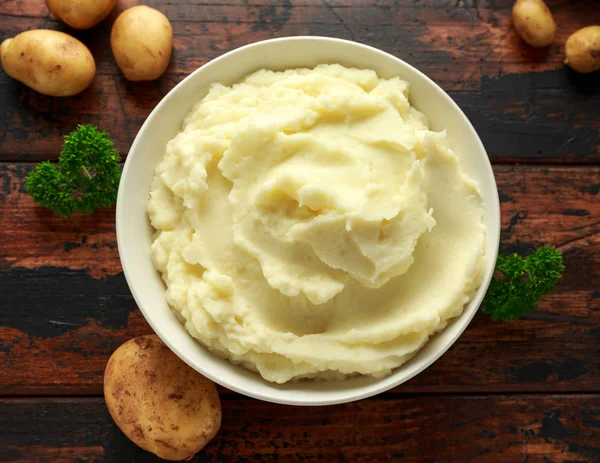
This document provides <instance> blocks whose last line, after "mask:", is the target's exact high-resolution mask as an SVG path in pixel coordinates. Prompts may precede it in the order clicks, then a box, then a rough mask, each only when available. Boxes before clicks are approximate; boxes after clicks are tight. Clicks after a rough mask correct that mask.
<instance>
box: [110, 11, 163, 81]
mask: <svg viewBox="0 0 600 463" xmlns="http://www.w3.org/2000/svg"><path fill="white" fill-rule="evenodd" d="M110 46H111V47H112V51H113V55H114V56H115V60H116V61H117V64H118V66H119V68H120V69H121V72H123V74H124V75H125V77H126V78H127V79H129V80H133V81H138V80H154V79H158V78H159V77H160V76H161V75H163V74H164V72H165V71H166V70H167V67H168V66H169V60H170V59H171V50H172V48H173V29H172V28H171V23H170V22H169V20H168V19H167V17H166V16H165V15H164V14H162V13H161V12H160V11H157V10H155V9H154V8H150V7H147V6H144V5H139V6H134V7H133V8H129V9H127V10H125V11H124V12H123V13H121V14H120V15H119V17H118V18H117V20H116V21H115V23H114V24H113V28H112V31H111V33H110Z"/></svg>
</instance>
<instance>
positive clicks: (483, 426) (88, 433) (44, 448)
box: [0, 395, 600, 463]
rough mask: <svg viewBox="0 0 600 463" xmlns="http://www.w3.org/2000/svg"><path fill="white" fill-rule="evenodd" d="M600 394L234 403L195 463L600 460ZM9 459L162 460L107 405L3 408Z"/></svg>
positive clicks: (18, 403)
mask: <svg viewBox="0 0 600 463" xmlns="http://www.w3.org/2000/svg"><path fill="white" fill-rule="evenodd" d="M599 403H600V396H597V395H575V396H535V395H534V396H514V397H504V396H491V397H483V396H471V397H463V396H441V397H425V398H418V397H406V398H403V399H371V400H363V401H361V402H358V403H353V404H346V405H337V406H330V407H315V408H299V407H289V406H281V405H273V404H268V403H264V402H259V401H255V400H249V399H248V400H247V399H242V398H240V397H239V396H237V395H235V396H230V397H226V398H225V399H224V400H223V401H222V405H223V425H222V428H221V431H220V432H219V434H218V435H217V437H216V438H215V439H214V440H213V441H212V442H211V443H209V444H208V446H207V447H206V448H205V449H204V450H203V451H202V452H201V453H200V454H198V456H197V457H196V458H195V459H194V460H193V461H198V462H209V461H210V462H217V461H218V462H247V461H264V462H267V461H278V462H286V461H294V462H307V461H317V460H318V461H351V462H357V463H358V462H368V461H377V462H382V461H399V460H401V461H409V462H436V461H440V462H445V461H461V462H470V461H474V462H475V461H477V462H479V461H482V462H483V461H493V462H497V463H503V462H506V463H509V462H510V463H515V462H542V461H543V462H555V463H558V462H575V461H577V462H593V461H598V460H599V459H600V445H599V441H598V439H597V436H598V435H599V434H600V408H598V406H599ZM0 426H1V427H2V429H3V432H2V434H0V454H2V455H4V457H5V458H6V459H7V461H12V462H15V463H16V462H26V461H27V462H29V461H57V462H67V461H68V462H71V461H103V462H113V461H114V462H123V461H127V462H146V461H148V462H149V461H158V460H157V459H156V458H154V457H153V456H152V455H150V454H148V453H146V452H144V451H142V450H140V449H138V448H137V447H135V446H134V444H132V443H131V442H129V441H128V440H127V438H126V437H125V436H124V435H123V434H122V433H121V432H120V431H119V430H118V428H117V427H116V426H115V424H114V423H113V422H112V420H111V418H110V416H109V414H108V412H107V410H106V407H105V404H104V401H103V399H102V398H81V399H12V400H1V401H0Z"/></svg>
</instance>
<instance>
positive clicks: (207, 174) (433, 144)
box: [148, 65, 485, 383]
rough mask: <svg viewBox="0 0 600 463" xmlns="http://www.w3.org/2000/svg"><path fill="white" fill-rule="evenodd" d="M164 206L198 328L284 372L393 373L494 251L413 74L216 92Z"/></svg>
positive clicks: (189, 311) (188, 313) (159, 212)
mask: <svg viewBox="0 0 600 463" xmlns="http://www.w3.org/2000/svg"><path fill="white" fill-rule="evenodd" d="M432 110H435V109H432ZM148 214H149V216H150V219H151V222H152V225H153V226H154V228H155V229H156V236H155V241H154V243H153V245H152V253H153V258H154V262H155V265H156V268H157V269H158V270H159V272H161V274H162V276H163V279H164V281H165V283H166V285H167V292H166V297H167V301H168V302H169V304H170V306H171V307H172V308H173V310H174V312H175V313H176V314H177V315H178V316H179V317H180V319H181V320H182V322H183V323H185V327H186V329H187V330H188V331H189V332H190V334H191V335H192V336H194V337H195V338H196V339H198V340H199V341H200V342H201V343H202V344H204V345H205V346H207V347H208V348H209V349H211V350H212V351H213V352H215V353H216V354H218V355H220V356H222V357H225V358H228V359H229V360H230V361H232V362H234V363H238V364H242V365H243V366H245V367H246V368H249V369H252V370H256V371H258V372H259V373H260V374H261V375H262V376H263V377H264V378H265V379H267V380H269V381H274V382H277V383H284V382H286V381H289V380H292V379H299V378H315V377H318V378H323V379H331V378H343V377H346V376H348V375H355V374H362V375H372V376H376V377H381V376H384V375H386V374H388V373H390V371H391V370H392V369H393V368H395V367H397V366H399V365H401V364H402V363H404V362H406V361H407V360H408V359H410V358H411V357H412V356H413V355H414V354H415V353H416V352H417V351H418V350H419V348H420V347H421V346H423V344H424V343H425V342H426V341H427V339H428V338H429V337H430V336H431V335H432V334H433V333H435V332H436V331H439V330H440V329H442V328H444V327H445V326H446V324H447V323H448V320H449V319H451V318H452V317H456V316H457V315H459V314H460V313H461V311H462V310H463V307H464V305H465V304H466V303H467V302H468V301H469V300H470V297H471V296H472V294H473V292H474V291H475V290H476V288H477V287H478V286H479V284H480V279H481V269H482V266H483V262H484V256H483V253H484V235H485V233H484V232H485V230H484V226H483V223H482V215H483V207H482V201H481V197H480V194H479V190H478V188H477V185H476V184H475V183H474V182H473V181H472V180H471V179H470V178H469V177H468V176H466V175H465V173H464V172H463V171H462V170H461V166H460V163H459V160H458V158H457V156H456V155H455V154H454V152H452V150H451V149H450V148H449V147H448V144H447V140H446V134H445V133H444V132H441V133H437V132H433V131H431V130H429V129H428V122H427V119H426V118H425V117H424V116H423V114H421V113H420V112H418V111H417V110H415V109H414V108H412V107H411V106H410V104H409V102H408V85H407V83H406V82H403V81H401V80H399V79H397V78H396V79H390V80H386V79H380V78H378V76H377V75H376V74H375V72H373V71H369V70H357V69H347V68H344V67H342V66H339V65H323V66H318V67H317V68H315V69H312V70H308V69H297V70H290V71H285V72H272V71H266V70H261V71H258V72H256V73H254V74H252V75H250V76H249V77H247V78H246V79H244V81H243V82H241V83H239V84H237V85H234V86H233V87H224V86H222V85H218V84H215V85H213V86H212V87H211V88H210V91H209V93H208V95H207V96H206V97H205V98H204V99H203V100H202V101H200V102H199V103H198V104H197V105H196V106H195V108H194V109H193V110H192V112H191V113H190V114H189V115H188V116H187V117H186V119H185V121H184V124H183V128H182V131H181V133H180V134H179V135H177V136H176V137H175V138H174V139H173V140H171V141H170V142H169V143H168V145H167V149H166V154H165V157H164V159H163V161H162V163H161V164H160V165H159V166H158V168H157V170H156V176H155V178H154V180H153V183H152V188H151V191H150V200H149V203H148Z"/></svg>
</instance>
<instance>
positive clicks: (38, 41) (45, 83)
mask: <svg viewBox="0 0 600 463" xmlns="http://www.w3.org/2000/svg"><path fill="white" fill-rule="evenodd" d="M0 59H1V60H2V66H3V67H4V70H5V71H6V73H7V74H8V75H9V76H11V77H12V78H14V79H17V80H18V81H20V82H22V83H24V84H25V85H27V86H28V87H29V88H32V89H33V90H35V91H37V92H39V93H42V94H44V95H48V96H71V95H75V94H77V93H80V92H82V91H83V90H85V89H86V88H87V87H88V86H89V85H90V84H91V83H92V80H94V76H95V75H96V63H95V62H94V57H93V56H92V54H91V53H90V51H89V50H88V48H87V47H86V46H85V45H84V44H83V43H81V42H80V41H79V40H77V39H76V38H74V37H71V36H70V35H67V34H64V33H62V32H58V31H51V30H45V29H37V30H31V31H26V32H22V33H21V34H19V35H17V36H15V37H13V38H11V39H6V40H5V41H4V42H2V45H1V46H0Z"/></svg>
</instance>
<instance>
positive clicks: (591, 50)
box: [565, 26, 600, 74]
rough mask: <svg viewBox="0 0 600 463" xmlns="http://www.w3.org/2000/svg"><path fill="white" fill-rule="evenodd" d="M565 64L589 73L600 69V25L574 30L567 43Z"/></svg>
mask: <svg viewBox="0 0 600 463" xmlns="http://www.w3.org/2000/svg"><path fill="white" fill-rule="evenodd" d="M565 55H566V59H565V64H566V65H567V66H570V67H571V68H572V69H573V70H575V71H577V72H581V73H583V74H587V73H589V72H594V71H597V70H599V69H600V26H588V27H584V28H583V29H579V30H578V31H576V32H573V33H572V34H571V35H570V36H569V38H568V39H567V43H566V44H565Z"/></svg>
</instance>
